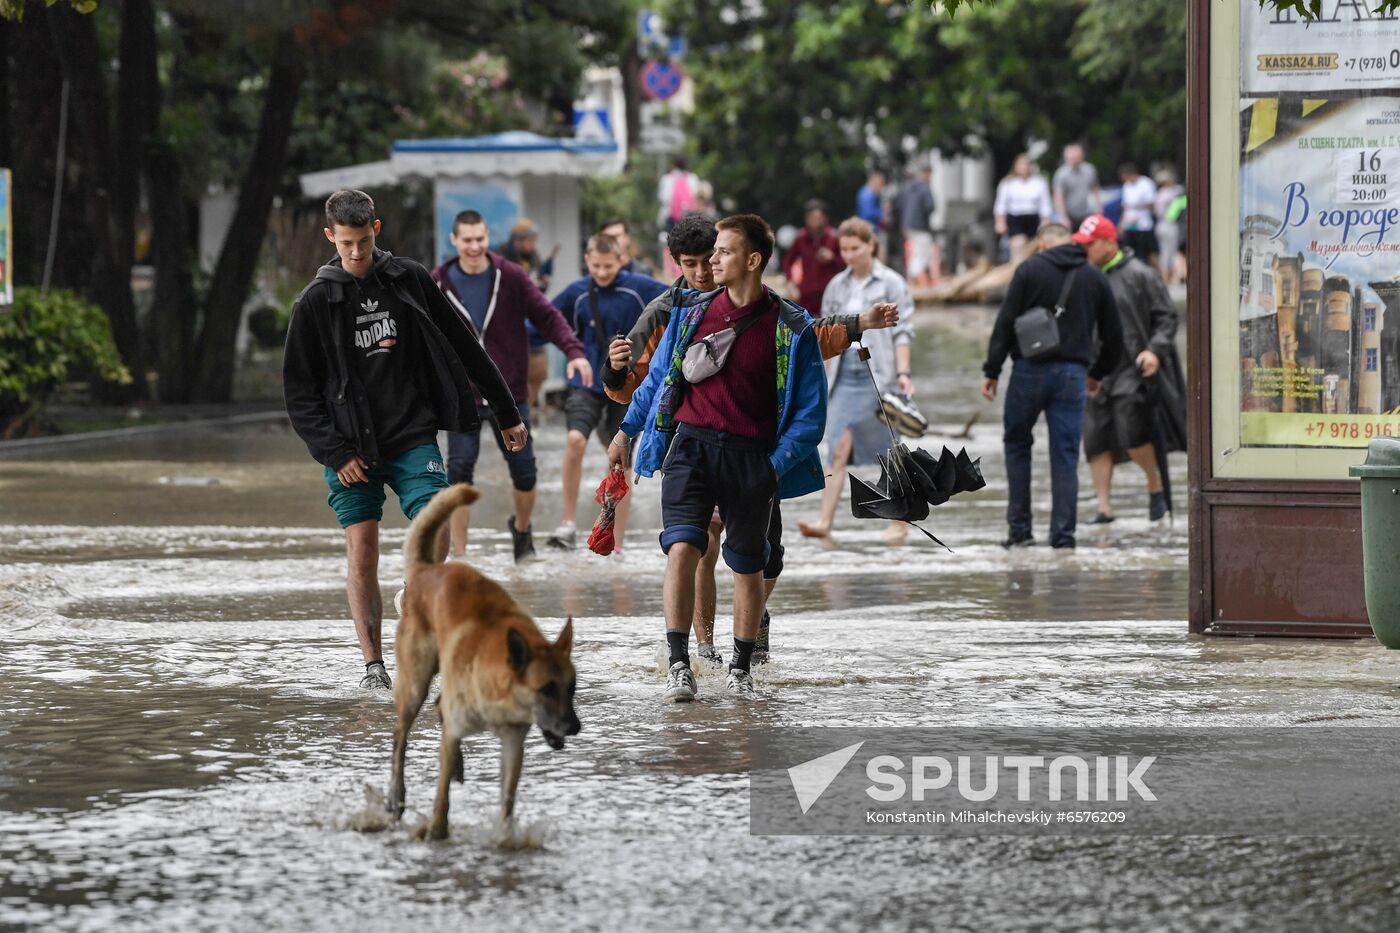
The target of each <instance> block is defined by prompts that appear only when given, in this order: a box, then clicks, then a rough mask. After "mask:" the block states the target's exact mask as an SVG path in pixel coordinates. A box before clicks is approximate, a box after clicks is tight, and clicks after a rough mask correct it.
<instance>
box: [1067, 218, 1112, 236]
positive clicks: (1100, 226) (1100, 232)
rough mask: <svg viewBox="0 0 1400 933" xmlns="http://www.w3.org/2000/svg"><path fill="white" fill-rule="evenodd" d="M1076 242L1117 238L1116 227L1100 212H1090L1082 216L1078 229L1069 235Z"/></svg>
mask: <svg viewBox="0 0 1400 933" xmlns="http://www.w3.org/2000/svg"><path fill="white" fill-rule="evenodd" d="M1070 239H1071V240H1073V241H1074V242H1076V243H1092V242H1094V241H1095V240H1113V241H1115V242H1116V241H1117V240H1118V228H1117V227H1115V226H1113V221H1111V220H1109V219H1108V218H1107V217H1105V216H1104V215H1102V214H1090V215H1089V216H1088V217H1085V218H1084V222H1083V223H1082V224H1080V225H1079V229H1078V230H1077V231H1076V232H1075V233H1074V234H1072V235H1071V236H1070Z"/></svg>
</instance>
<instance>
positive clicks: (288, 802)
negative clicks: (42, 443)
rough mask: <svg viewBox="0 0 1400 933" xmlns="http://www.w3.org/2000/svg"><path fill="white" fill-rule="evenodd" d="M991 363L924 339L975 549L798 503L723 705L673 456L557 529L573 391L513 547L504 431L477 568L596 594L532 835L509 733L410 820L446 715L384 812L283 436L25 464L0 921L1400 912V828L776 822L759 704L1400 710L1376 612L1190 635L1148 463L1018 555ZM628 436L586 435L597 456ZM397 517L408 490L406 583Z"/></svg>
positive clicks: (381, 728) (946, 710)
mask: <svg viewBox="0 0 1400 933" xmlns="http://www.w3.org/2000/svg"><path fill="white" fill-rule="evenodd" d="M975 357H976V351H975V349H973V348H972V347H971V346H970V345H969V342H968V341H967V340H965V339H963V338H958V337H954V336H951V335H943V336H942V337H939V338H935V337H934V336H933V335H932V334H931V333H925V334H924V335H922V336H921V340H920V352H919V354H918V358H919V360H920V362H921V363H922V364H923V365H921V366H920V367H918V369H919V372H920V373H921V374H923V375H924V378H923V379H921V382H920V386H921V392H922V401H923V404H924V408H925V410H926V412H928V413H929V414H931V415H932V416H933V419H934V420H935V421H936V422H937V423H938V425H939V426H940V427H941V428H942V429H943V430H946V431H953V430H958V429H960V428H961V427H962V425H963V424H964V423H965V421H966V419H967V418H968V417H969V416H970V415H971V414H972V413H973V412H974V411H980V412H982V415H981V420H980V421H979V422H978V423H977V424H976V425H974V426H973V429H972V438H971V440H970V441H969V442H968V444H969V447H970V450H971V452H972V453H973V455H974V456H977V455H980V456H981V457H982V461H983V469H984V470H985V472H986V474H987V476H988V480H989V484H988V488H987V489H986V490H984V491H983V492H981V493H978V494H974V495H965V496H962V497H959V498H958V499H955V500H954V501H953V502H951V503H949V504H947V505H945V506H942V507H939V508H937V509H935V510H934V515H933V518H932V519H931V520H930V522H929V527H930V529H931V530H933V531H934V532H935V533H937V534H938V535H939V536H940V537H941V538H943V539H944V540H945V541H947V542H948V543H949V544H950V545H951V546H952V547H953V548H954V553H952V554H949V553H947V552H944V551H941V550H939V549H937V548H935V547H933V546H932V545H931V544H930V543H929V542H927V541H925V540H924V539H922V538H921V537H920V536H918V535H917V534H911V536H910V537H909V543H908V545H906V546H905V547H902V548H896V549H891V548H888V547H886V546H885V545H884V544H882V543H881V541H880V532H881V531H882V525H881V523H868V522H857V521H856V520H854V519H852V518H850V516H849V513H845V514H844V515H843V517H841V518H839V519H838V529H837V536H836V538H835V541H834V543H833V546H831V547H823V546H820V545H818V544H816V543H814V542H811V541H806V540H803V539H801V538H799V537H798V536H797V535H796V533H795V529H796V523H797V521H798V520H801V519H807V518H811V517H813V516H814V515H815V512H816V508H817V501H816V497H815V496H813V497H809V498H808V499H805V500H802V501H800V502H797V503H793V504H790V505H787V506H785V507H784V513H785V516H786V519H787V527H788V531H789V534H788V536H787V543H788V546H789V549H788V555H787V570H786V573H785V574H784V576H783V578H782V581H781V582H780V584H779V586H778V589H777V591H776V592H775V594H774V597H773V600H772V602H771V604H770V605H771V609H772V614H773V618H774V622H773V657H774V660H773V663H772V664H770V665H768V666H766V667H763V668H759V669H758V670H757V680H758V683H759V686H760V689H761V690H762V692H763V694H764V696H763V698H762V699H761V700H759V701H756V702H752V703H741V702H737V701H735V700H734V699H732V698H730V697H729V696H728V695H727V694H725V692H724V690H723V684H722V682H721V681H720V680H719V679H718V678H716V677H714V676H702V678H701V702H699V703H696V704H693V705H689V706H663V705H662V704H661V703H660V702H659V701H658V697H659V694H660V692H661V687H662V680H663V674H662V662H663V660H664V658H663V644H662V637H661V631H662V625H661V621H660V619H661V600H660V577H661V571H662V566H663V563H662V557H661V555H660V553H659V550H658V549H657V547H656V544H655V536H656V533H657V531H658V529H659V509H658V507H657V485H656V484H655V483H648V482H644V483H643V484H642V485H641V486H639V487H636V489H635V493H636V500H635V507H634V510H633V513H632V514H633V528H632V529H630V530H629V533H628V542H627V547H626V551H625V555H626V556H625V557H624V558H622V559H620V560H608V561H604V560H602V559H600V558H597V557H595V556H593V555H590V554H587V553H573V554H568V555H560V554H557V553H551V552H547V551H545V550H544V548H543V537H544V534H547V533H548V530H549V528H551V527H552V525H553V524H554V522H555V520H557V517H558V502H557V497H558V490H559V470H558V455H559V452H560V450H561V447H562V438H561V436H560V435H561V428H560V419H559V417H558V416H557V415H556V416H554V417H553V418H551V419H548V420H546V421H545V423H543V424H541V425H540V426H539V427H538V432H537V444H538V449H539V454H540V459H541V466H542V477H541V497H540V504H539V507H538V509H537V512H536V525H537V527H538V528H539V529H540V530H541V531H542V532H543V534H541V535H540V539H541V540H540V542H539V543H540V544H541V553H542V554H543V555H544V556H545V558H546V559H545V560H544V561H542V562H539V563H534V564H529V565H525V566H522V567H515V566H513V565H512V563H511V560H510V557H509V550H510V544H509V538H508V536H507V534H506V532H505V530H504V523H505V518H506V514H507V509H508V506H507V505H506V503H507V502H508V501H509V497H508V495H507V479H506V474H505V470H504V468H503V466H502V464H501V462H500V460H499V458H498V457H497V456H496V454H495V453H493V452H492V448H491V446H490V445H487V446H486V453H485V454H484V456H483V465H482V467H481V468H480V470H479V485H480V486H481V487H482V489H483V490H484V492H485V499H484V502H483V503H482V504H481V505H479V506H478V507H477V508H476V509H475V510H474V520H475V524H476V529H475V531H474V532H473V535H472V548H471V551H470V559H471V561H472V562H473V563H474V564H476V565H477V566H479V567H480V568H481V569H483V570H484V571H486V572H487V573H489V574H491V575H493V576H495V577H496V578H498V579H499V580H501V581H502V582H503V583H504V584H505V585H506V586H508V587H509V588H510V589H511V590H512V591H513V592H514V593H515V594H516V595H517V597H518V598H519V599H520V601H521V602H522V603H523V604H524V605H525V606H526V607H528V608H529V609H530V610H531V611H532V612H533V613H534V614H535V616H536V617H537V618H538V620H539V622H540V625H541V627H542V628H543V629H544V630H545V631H546V632H549V633H552V632H554V631H557V630H558V628H559V627H560V626H561V625H562V623H563V620H564V618H565V617H566V616H567V615H570V614H572V615H573V617H574V620H575V627H576V641H575V661H576V663H577V665H578V671H579V693H578V714H579V718H580V719H581V720H582V722H583V731H582V733H581V734H580V735H578V736H577V737H576V738H574V739H572V740H570V742H569V745H568V747H567V748H566V749H565V750H563V751H559V752H553V751H550V750H549V749H548V748H547V747H546V746H545V744H544V743H543V741H541V740H540V738H539V735H538V732H537V731H536V732H533V733H532V734H531V737H530V739H529V741H528V743H527V757H526V765H525V774H524V777H523V779H522V782H521V795H520V803H519V807H518V817H519V821H520V827H519V828H518V829H517V831H516V832H515V833H514V835H513V836H512V839H511V844H510V845H499V844H497V842H498V840H497V839H496V837H495V836H494V822H493V820H494V814H495V810H496V768H497V756H496V742H495V739H494V738H490V737H482V736H478V737H473V738H470V739H468V740H467V742H466V743H465V747H464V751H465V760H466V783H465V784H464V785H456V786H454V788H453V808H452V816H451V827H452V836H451V839H450V840H449V841H447V842H445V843H435V844H426V843H421V842H415V841H413V840H412V839H411V837H410V833H409V828H410V827H411V826H413V825H414V824H416V823H417V822H419V821H421V820H422V819H423V817H424V814H425V813H426V811H427V809H428V808H429V806H430V801H431V796H432V793H433V781H434V779H435V774H436V727H435V723H433V722H432V721H431V719H432V717H431V716H429V715H426V714H425V715H424V716H423V717H422V722H421V724H420V727H419V729H418V730H417V732H416V734H415V737H414V743H413V744H412V745H411V746H410V750H409V767H408V794H409V799H408V803H409V809H410V812H409V814H408V815H407V816H406V819H405V823H404V825H403V826H390V827H388V828H383V827H382V823H381V821H379V820H377V819H376V818H375V814H376V812H377V810H376V807H375V804H374V795H375V793H377V792H378V791H379V790H381V789H382V788H383V786H384V785H385V783H386V779H387V774H388V767H389V746H390V736H391V730H392V709H391V705H390V703H389V702H388V699H387V697H386V696H385V695H383V694H366V693H363V692H361V691H360V690H359V689H358V688H357V686H356V683H357V681H358V679H359V677H360V675H361V674H362V672H363V668H362V667H361V665H360V662H359V660H358V652H357V650H356V648H355V646H354V639H353V632H352V628H351V625H350V623H349V622H348V620H347V619H346V615H345V613H346V609H345V594H344V589H343V584H344V569H343V557H342V551H341V547H342V543H341V536H340V534H339V531H338V529H337V528H336V527H335V525H334V522H333V519H332V516H331V513H330V512H329V510H328V509H327V508H326V506H325V504H324V492H325V490H324V486H323V484H322V481H321V478H320V472H319V468H318V467H316V466H315V465H314V464H312V463H311V461H310V460H309V459H308V458H307V457H306V455H305V451H304V449H303V448H302V446H301V445H300V443H299V441H297V439H296V438H295V437H294V436H293V435H291V434H290V432H289V431H287V430H286V429H284V428H280V427H276V426H264V427H257V426H246V427H240V428H237V429H229V430H224V431H218V432H214V431H207V432H204V433H202V434H199V435H188V434H186V435H178V436H175V435H167V436H161V437H149V438H144V439H138V438H133V439H130V440H128V441H123V442H120V443H108V444H106V445H104V446H102V447H101V448H99V449H90V448H82V449H64V450H60V451H54V450H50V451H48V452H45V453H34V454H31V455H29V456H27V457H23V458H14V459H8V460H0V620H3V625H4V638H3V642H0V644H3V648H2V649H0V659H2V660H3V667H0V928H4V929H33V930H45V931H49V930H102V931H109V930H123V931H125V930H257V931H282V930H286V931H340V930H347V929H353V930H381V929H391V928H402V929H421V930H430V929H454V930H455V929H542V928H551V929H554V928H557V929H596V930H617V929H642V928H652V929H658V928H698V929H712V928H721V927H723V928H734V927H738V928H753V929H770V928H772V929H777V928H783V929H804V930H810V929H833V930H837V929H839V930H846V929H850V930H867V929H889V930H899V929H918V928H939V929H979V930H1011V929H1065V930H1070V929H1091V928H1098V929H1104V928H1112V929H1119V928H1122V929H1183V930H1186V929H1200V928H1205V927H1213V928H1220V929H1254V928H1258V927H1261V926H1264V925H1268V926H1270V927H1273V928H1282V929H1326V928H1332V929H1335V928H1343V927H1346V928H1352V929H1394V928H1395V926H1396V923H1397V919H1398V918H1397V907H1396V904H1397V903H1400V901H1398V900H1397V897H1398V896H1400V890H1398V889H1400V884H1397V882H1396V880H1395V877H1394V872H1393V866H1394V865H1395V864H1396V859H1397V856H1400V844H1391V843H1386V842H1384V841H1376V840H1352V839H1316V838H1313V839H1307V838H1277V837H1276V838H1267V839H1263V838H1261V839H1215V838H1203V837H1190V836H1183V837H1176V838H1131V837H1116V838H1095V839H1076V838H1064V837H1047V838H1040V839H1036V838H1023V837H1022V838H1016V837H983V838H976V839H936V838H928V837H895V836H891V837H816V838H798V837H755V836H750V835H749V833H748V785H747V775H746V772H745V770H744V766H745V765H744V763H745V754H744V746H743V740H744V736H745V734H746V732H747V730H749V729H750V728H751V727H754V726H758V725H780V726H782V725H791V726H864V725H869V726H885V727H888V726H936V725H959V726H978V725H998V726H1005V725H1052V726H1064V725H1186V724H1191V725H1215V726H1220V725H1224V726H1246V725H1290V724H1314V725H1320V724H1325V723H1328V722H1333V721H1340V722H1344V723H1345V724H1348V725H1396V724H1397V723H1400V691H1397V689H1396V685H1397V683H1400V665H1397V663H1396V661H1395V659H1394V656H1392V655H1388V654H1387V653H1386V652H1385V651H1384V650H1383V649H1380V648H1379V647H1377V646H1376V645H1375V643H1373V642H1351V643H1321V642H1313V641H1270V640H1247V639H1218V638H1217V639H1200V638H1192V637H1190V636H1188V635H1187V633H1186V598H1187V571H1186V529H1185V521H1184V518H1183V519H1181V520H1178V521H1177V523H1176V524H1175V526H1174V527H1172V528H1169V529H1154V528H1150V527H1149V526H1148V524H1147V522H1146V519H1145V515H1144V513H1145V510H1146V498H1147V497H1146V493H1145V490H1144V486H1143V482H1142V479H1141V477H1140V476H1137V475H1133V473H1132V472H1129V471H1124V472H1123V473H1122V478H1121V482H1120V484H1119V488H1118V494H1117V505H1116V507H1117V510H1118V512H1119V514H1120V515H1121V516H1122V517H1121V518H1120V520H1119V521H1118V522H1117V523H1116V524H1114V525H1113V526H1111V527H1110V528H1109V529H1108V530H1107V531H1106V532H1104V533H1101V534H1095V533H1093V532H1092V530H1091V529H1089V528H1087V527H1085V526H1081V547H1080V548H1079V550H1078V552H1077V553H1074V554H1060V553H1055V552H1051V551H1050V550H1049V549H1047V548H1037V549H1033V550H1023V551H1016V552H1012V553H1007V552H1004V551H1002V550H1001V549H1000V548H999V547H998V546H997V544H996V541H997V539H998V537H1000V536H1001V535H1003V534H1004V523H1003V514H1004V513H1003V507H1004V506H1003V503H1004V498H1003V496H1004V472H1003V470H1002V467H1001V456H1000V430H999V425H998V424H997V417H996V411H997V409H996V408H994V407H993V406H984V405H982V403H981V402H980V400H979V399H978V398H977V395H976V383H977V372H976V367H975V364H974V362H973V361H974V360H975ZM934 442H935V443H936V441H934ZM956 443H962V442H961V441H958V442H956ZM1042 444H1043V438H1042ZM1043 450H1044V448H1043V446H1040V447H1039V448H1038V451H1037V465H1036V469H1037V502H1036V504H1037V511H1038V527H1037V531H1038V534H1039V536H1040V538H1041V540H1042V541H1043V540H1044V536H1045V531H1044V520H1045V515H1046V509H1047V508H1048V493H1047V484H1046V482H1045V469H1044V467H1043ZM603 462H604V461H603V456H602V453H601V450H599V449H598V448H591V449H590V452H589V455H588V460H587V462H586V464H585V475H586V476H590V477H595V478H596V477H598V476H600V475H601V471H602V469H603ZM1184 468H1185V464H1184V461H1174V463H1173V470H1174V473H1175V479H1176V487H1177V496H1176V501H1177V505H1178V510H1179V511H1181V512H1183V513H1184V491H1185V476H1184ZM1084 480H1085V481H1084V484H1083V487H1084V488H1083V489H1082V493H1081V494H1082V501H1081V508H1080V514H1081V516H1082V517H1084V518H1087V517H1088V516H1089V515H1092V514H1093V502H1092V495H1091V493H1090V490H1089V487H1088V483H1087V473H1086V475H1085V477H1084ZM581 511H586V510H581ZM404 527H405V522H404V521H403V519H402V516H400V515H398V514H397V512H394V511H393V507H392V497H391V503H390V507H389V518H388V519H387V521H386V527H385V533H384V539H385V548H384V557H383V561H382V564H381V580H382V582H383V585H384V588H385V591H386V595H387V594H389V593H391V592H392V590H393V588H394V587H395V586H396V581H398V580H399V579H400V574H401V569H402V561H401V558H400V556H399V554H398V552H397V548H398V546H399V545H401V543H402V540H403V531H404ZM727 595H728V587H727V586H726V585H725V584H724V583H723V582H722V583H721V606H722V607H724V606H725V605H726V600H727ZM726 620H727V615H726V614H722V615H721V622H720V628H721V630H723V628H724V626H725V622H726ZM386 628H387V630H386V640H387V639H388V638H391V637H392V625H388V626H387V627H386ZM1202 792H1203V793H1208V792H1209V788H1202ZM376 829H380V830H382V831H367V830H376Z"/></svg>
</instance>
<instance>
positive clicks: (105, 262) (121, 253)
mask: <svg viewBox="0 0 1400 933" xmlns="http://www.w3.org/2000/svg"><path fill="white" fill-rule="evenodd" d="M36 12H37V9H36ZM45 13H46V15H47V18H48V22H49V30H50V35H51V36H52V37H53V44H54V49H55V50H56V52H57V54H58V60H59V62H60V64H61V65H62V67H63V73H64V76H65V77H67V78H68V81H69V84H70V86H71V94H70V98H69V105H70V108H71V110H70V112H69V129H70V136H71V139H72V142H73V152H74V155H75V156H76V162H77V163H78V166H79V173H80V174H82V175H85V176H87V177H88V178H89V180H90V181H89V186H88V198H87V208H88V209H87V230H88V233H87V236H86V237H84V242H85V243H86V244H87V246H88V247H89V249H90V260H89V261H90V262H91V264H92V267H93V275H92V286H93V287H92V289H91V290H90V294H91V297H92V299H93V301H95V302H97V304H98V305H100V306H101V307H102V309H103V310H104V311H105V312H106V313H107V318H108V320H109V321H110V322H111V325H112V337H113V339H114V340H115V341H116V345H117V350H118V352H120V353H121V357H122V362H124V363H125V364H126V366H127V368H128V369H129V370H131V376H132V382H131V384H130V385H128V386H120V385H115V384H102V385H101V386H99V387H98V388H97V394H98V395H99V397H101V398H102V400H103V401H106V402H109V403H119V402H128V401H134V400H138V399H145V398H146V397H147V389H146V371H145V365H144V361H143V360H142V353H141V339H140V334H139V333H138V332H137V327H136V309H135V304H134V302H133V301H132V297H131V261H132V256H131V225H132V218H131V217H130V216H126V217H123V216H122V214H121V211H122V210H123V203H122V202H123V200H126V201H128V202H129V200H130V196H129V194H128V189H129V187H130V186H131V185H133V184H134V173H136V172H137V167H136V166H134V165H130V164H126V165H123V164H120V163H117V164H114V162H115V160H114V159H113V158H112V153H113V146H112V132H111V124H110V123H109V118H108V111H107V89H106V87H105V86H104V84H103V80H102V71H101V58H100V51H99V49H98V44H97V28H96V25H95V24H94V22H93V17H92V16H84V15H83V14H81V13H78V12H77V11H75V10H74V9H73V8H72V7H70V6H69V5H68V4H66V3H65V4H59V5H56V6H53V7H50V8H49V9H47V10H46V11H45ZM119 179H121V180H119Z"/></svg>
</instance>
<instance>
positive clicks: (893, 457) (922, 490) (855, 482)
mask: <svg viewBox="0 0 1400 933" xmlns="http://www.w3.org/2000/svg"><path fill="white" fill-rule="evenodd" d="M860 358H861V359H862V360H863V361H866V371H867V372H869V370H870V364H869V362H868V361H869V358H870V354H869V353H868V352H867V351H866V350H865V349H864V348H862V349H861V351H860ZM870 381H871V383H872V384H874V382H875V376H874V374H873V373H871V375H870ZM876 394H877V395H878V394H879V387H878V386H876ZM885 424H886V426H887V427H889V429H890V449H889V450H887V451H886V452H885V453H883V454H881V455H880V479H879V480H878V481H877V482H875V483H874V484H871V483H867V482H865V481H864V480H862V479H858V478H857V477H856V476H855V475H854V474H851V514H852V515H854V516H855V517H856V518H886V519H892V520H894V521H902V522H908V523H909V524H911V525H914V527H915V528H918V529H919V531H922V532H923V533H924V535H925V536H927V537H928V539H929V540H930V541H932V542H934V543H935V544H937V545H939V546H940V547H943V548H946V549H947V550H949V551H951V550H952V548H950V547H948V545H946V544H944V543H943V542H942V541H939V540H938V539H937V538H936V537H934V536H933V535H932V534H930V533H929V532H928V531H927V530H925V529H923V528H919V526H918V525H915V524H914V523H915V522H919V521H923V520H924V519H926V518H928V515H929V506H930V505H941V504H942V503H944V502H947V501H948V500H949V499H950V498H951V497H952V496H954V495H956V494H957V493H960V492H972V491H975V490H978V489H981V488H982V487H983V486H986V485H987V481H986V480H985V479H984V478H983V476H982V470H981V468H980V466H979V464H980V462H981V461H980V460H973V459H972V458H971V457H969V456H968V454H967V450H966V449H965V448H964V449H960V450H959V451H958V452H957V453H956V454H955V453H953V452H952V451H950V450H949V449H948V448H947V447H944V448H943V452H942V453H941V454H940V455H939V456H938V457H937V458H936V459H935V458H934V456H933V454H931V453H929V452H928V451H927V450H923V449H919V450H913V451H911V450H910V449H909V448H908V447H907V446H905V445H904V444H901V443H900V442H899V439H898V438H897V437H895V434H894V427H893V426H892V425H890V419H885Z"/></svg>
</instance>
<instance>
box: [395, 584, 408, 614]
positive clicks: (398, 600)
mask: <svg viewBox="0 0 1400 933" xmlns="http://www.w3.org/2000/svg"><path fill="white" fill-rule="evenodd" d="M406 589H408V587H406V586H401V587H399V591H398V592H397V593H395V594H394V612H395V613H397V614H398V617H399V618H400V619H402V618H403V594H404V590H406Z"/></svg>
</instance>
